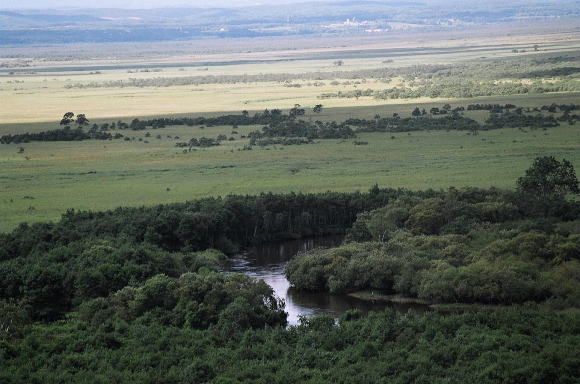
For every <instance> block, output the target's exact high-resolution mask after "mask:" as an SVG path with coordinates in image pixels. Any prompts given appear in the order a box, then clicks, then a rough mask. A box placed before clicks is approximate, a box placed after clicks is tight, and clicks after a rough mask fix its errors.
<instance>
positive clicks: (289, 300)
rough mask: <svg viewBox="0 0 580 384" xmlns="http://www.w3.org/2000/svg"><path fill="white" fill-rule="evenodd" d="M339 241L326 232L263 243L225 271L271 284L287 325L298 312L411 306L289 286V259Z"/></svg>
mask: <svg viewBox="0 0 580 384" xmlns="http://www.w3.org/2000/svg"><path fill="white" fill-rule="evenodd" d="M341 242H342V237H341V236H326V237H317V238H309V239H299V240H291V241H284V242H278V243H271V244H265V245H261V246H259V247H256V248H252V249H250V250H248V251H247V252H245V253H244V254H241V255H238V256H236V257H234V258H232V259H230V260H229V261H228V263H227V265H226V267H225V271H226V272H237V273H244V274H246V275H249V276H251V277H254V278H256V279H261V280H264V281H265V282H266V283H267V284H268V285H270V286H271V287H272V288H273V289H274V293H275V294H276V296H278V297H279V298H282V299H284V301H285V302H286V312H288V323H289V325H296V324H298V323H299V318H300V316H312V315H320V314H328V315H332V316H336V317H339V316H340V315H341V314H343V313H344V312H346V311H347V310H349V309H360V310H362V311H365V312H366V311H380V310H382V309H384V308H386V307H391V308H394V309H395V310H400V311H404V312H406V311H408V310H409V309H410V308H412V307H413V306H412V305H407V304H395V303H386V302H370V301H366V300H360V299H356V298H354V297H351V296H348V295H332V294H330V293H327V292H305V291H299V290H296V289H294V288H292V287H291V286H290V282H289V281H288V279H286V276H285V274H284V270H285V268H286V264H288V260H290V259H291V258H292V257H293V256H295V255H296V254H298V253H299V252H304V251H308V250H310V249H313V248H331V247H336V246H338V245H340V243H341ZM413 309H415V308H413ZM418 309H419V308H418ZM423 310H424V309H423Z"/></svg>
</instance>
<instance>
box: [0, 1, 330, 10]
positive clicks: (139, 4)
mask: <svg viewBox="0 0 580 384" xmlns="http://www.w3.org/2000/svg"><path fill="white" fill-rule="evenodd" d="M305 1H312V0H0V9H1V8H4V9H7V8H9V9H10V8H11V9H24V8H28V9H29V8H40V9H47V8H70V7H74V8H160V7H177V6H185V7H232V6H244V5H258V4H268V5H275V4H287V3H298V2H305ZM314 1H327V0H314Z"/></svg>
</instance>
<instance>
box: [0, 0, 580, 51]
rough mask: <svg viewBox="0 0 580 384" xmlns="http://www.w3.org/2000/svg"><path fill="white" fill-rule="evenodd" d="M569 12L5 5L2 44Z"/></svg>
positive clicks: (248, 33)
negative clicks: (21, 7) (20, 7)
mask: <svg viewBox="0 0 580 384" xmlns="http://www.w3.org/2000/svg"><path fill="white" fill-rule="evenodd" d="M220 4H221V2H220ZM563 17H566V18H570V19H572V18H580V2H578V1H571V0H570V1H567V0H565V1H558V2H542V1H537V0H532V1H527V2H524V1H510V2H504V1H499V0H491V1H486V2H482V1H475V0H467V1H450V0H448V1H443V0H424V1H380V2H379V1H364V0H363V1H350V0H349V1H329V2H304V3H292V4H279V5H275V6H272V5H266V6H264V5H261V6H246V7H237V8H231V7H229V8H228V7H214V8H161V9H115V8H96V9H55V10H33V9H26V10H19V11H15V10H10V11H0V45H28V44H52V43H75V42H121V41H166V40H187V39H192V38H201V37H253V36H279V35H312V34H314V35H316V34H319V35H321V34H340V35H348V34H364V33H388V32H389V31H392V30H394V29H397V30H406V29H428V30H436V29H449V28H456V27H461V28H466V27H468V26H477V25H480V24H490V23H507V22H514V21H518V22H521V21H522V20H523V21H525V20H530V19H533V20H541V19H550V20H553V19H554V18H563Z"/></svg>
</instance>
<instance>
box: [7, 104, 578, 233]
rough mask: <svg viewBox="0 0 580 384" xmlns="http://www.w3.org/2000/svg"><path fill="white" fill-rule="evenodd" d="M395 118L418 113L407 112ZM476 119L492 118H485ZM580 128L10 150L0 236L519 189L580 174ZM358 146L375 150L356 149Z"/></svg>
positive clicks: (189, 130) (181, 133)
mask: <svg viewBox="0 0 580 384" xmlns="http://www.w3.org/2000/svg"><path fill="white" fill-rule="evenodd" d="M563 99H564V100H566V99H565V98H563ZM562 102H563V101H562ZM413 106H414V105H413ZM398 110H399V111H400V112H403V113H402V114H403V115H405V114H409V113H410V107H408V106H407V107H401V106H399V108H398ZM372 112H373V109H370V108H365V109H361V110H357V109H350V110H349V109H337V110H336V111H334V110H333V109H327V110H326V111H325V112H324V116H322V117H323V118H330V117H338V118H339V119H340V117H341V116H349V115H350V116H368V115H369V114H371V113H372ZM377 112H378V113H381V112H382V113H384V112H385V108H377V109H374V113H377ZM389 113H390V110H389ZM373 115H374V114H373ZM467 115H468V116H469V115H471V116H472V117H475V118H477V117H478V115H481V116H483V115H482V113H481V112H469V113H467ZM578 125H579V124H576V125H574V126H569V125H568V124H565V125H562V126H561V127H558V128H554V129H550V130H548V131H542V130H536V131H532V130H519V129H502V130H494V131H483V132H480V134H479V135H478V136H471V135H468V134H467V133H465V132H429V131H420V132H413V133H395V134H390V133H362V134H358V137H357V138H356V139H352V140H319V141H317V143H316V144H310V145H294V146H268V147H257V146H256V147H254V148H253V150H249V151H248V150H242V149H243V147H244V145H246V144H247V143H248V139H242V138H241V136H242V135H245V134H247V133H249V132H250V131H252V130H256V129H258V128H259V127H257V126H254V127H239V128H238V129H237V132H238V134H237V135H233V136H234V137H235V138H236V139H235V140H233V141H224V142H222V145H220V146H217V147H211V148H203V149H197V150H195V151H192V152H189V153H184V152H183V150H182V149H181V148H176V147H175V143H176V142H179V141H188V140H189V139H190V138H191V137H202V136H205V137H216V136H217V135H219V134H224V135H226V136H228V137H230V136H232V135H231V132H232V128H231V127H229V126H228V127H208V128H205V129H200V127H186V126H174V127H168V128H165V129H156V130H154V129H149V130H147V131H123V133H124V134H126V135H127V136H129V137H132V138H134V140H131V141H124V140H113V141H96V140H90V141H83V142H33V143H27V144H20V145H15V144H10V145H2V147H1V154H0V163H1V167H2V175H1V176H0V177H1V180H2V182H1V185H2V187H1V189H0V217H2V221H1V224H0V230H2V231H6V230H10V229H11V228H13V227H14V226H16V225H17V224H18V223H20V222H23V221H28V222H36V221H46V220H55V219H57V218H58V217H59V216H60V214H62V213H63V212H64V211H65V210H66V209H68V208H76V209H91V210H104V209H110V208H114V207H119V206H139V205H153V204H159V203H169V202H177V201H185V200H190V199H195V198H199V197H204V196H218V195H221V196H225V195H227V194H231V193H236V194H257V193H260V192H264V191H272V192H290V191H295V192H322V191H326V190H334V191H354V190H367V189H368V188H369V187H370V186H371V185H373V184H375V183H378V184H379V185H380V186H383V187H394V188H397V187H404V188H410V189H414V190H419V189H426V188H435V189H439V188H447V187H450V186H456V187H461V186H476V187H489V186H498V187H504V188H513V187H514V182H515V179H516V178H517V177H519V176H520V175H522V174H523V172H524V171H525V169H527V168H528V167H529V165H530V163H531V161H532V160H533V159H534V158H535V157H536V156H540V155H554V156H556V157H558V158H562V157H565V158H567V159H569V160H570V161H572V162H573V164H574V165H575V166H576V167H580V135H578V130H579V129H580V127H579V126H578ZM148 133H149V134H150V137H146V135H147V134H148ZM158 135H159V136H158ZM176 136H178V137H179V139H176V138H175V137H176ZM158 137H159V138H158ZM354 141H366V142H368V145H354V144H353V142H354ZM19 147H24V152H23V153H18V149H19Z"/></svg>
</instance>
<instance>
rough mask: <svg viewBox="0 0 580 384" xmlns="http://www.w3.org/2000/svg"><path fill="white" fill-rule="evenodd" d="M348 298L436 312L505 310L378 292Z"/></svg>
mask: <svg viewBox="0 0 580 384" xmlns="http://www.w3.org/2000/svg"><path fill="white" fill-rule="evenodd" d="M348 296H350V297H354V298H355V299H359V300H364V301H369V302H372V303H391V304H405V305H413V306H420V307H425V308H428V309H430V310H433V311H437V312H445V313H449V312H468V311H482V310H497V309H502V308H505V307H506V306H503V305H495V304H468V303H434V302H430V301H428V300H422V299H418V298H414V297H406V296H402V295H390V294H385V293H381V292H378V291H357V292H352V293H349V294H348Z"/></svg>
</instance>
